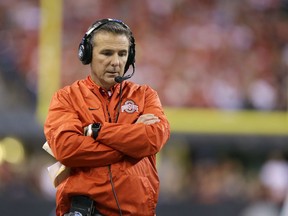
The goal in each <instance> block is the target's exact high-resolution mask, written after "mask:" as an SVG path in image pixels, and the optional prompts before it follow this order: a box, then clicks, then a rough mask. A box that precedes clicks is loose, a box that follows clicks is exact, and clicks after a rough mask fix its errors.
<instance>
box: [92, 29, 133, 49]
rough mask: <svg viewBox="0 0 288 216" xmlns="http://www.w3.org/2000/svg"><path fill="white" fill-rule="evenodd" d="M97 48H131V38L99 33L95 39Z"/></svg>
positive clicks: (123, 35)
mask: <svg viewBox="0 0 288 216" xmlns="http://www.w3.org/2000/svg"><path fill="white" fill-rule="evenodd" d="M93 43H94V45H95V46H101V45H103V46H124V47H128V46H129V38H128V37H127V36H126V35H125V34H113V33H110V32H99V33H97V34H96V35H95V36H94V37H93Z"/></svg>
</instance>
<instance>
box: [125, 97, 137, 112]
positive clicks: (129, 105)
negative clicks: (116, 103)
mask: <svg viewBox="0 0 288 216" xmlns="http://www.w3.org/2000/svg"><path fill="white" fill-rule="evenodd" d="M121 112H127V113H134V112H138V106H137V105H136V104H135V103H134V101H132V100H127V101H126V102H125V103H124V105H122V106H121Z"/></svg>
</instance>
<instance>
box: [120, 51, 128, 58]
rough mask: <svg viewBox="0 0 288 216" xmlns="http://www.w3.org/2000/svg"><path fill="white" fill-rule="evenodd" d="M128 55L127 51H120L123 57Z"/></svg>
mask: <svg viewBox="0 0 288 216" xmlns="http://www.w3.org/2000/svg"><path fill="white" fill-rule="evenodd" d="M126 55H127V52H120V53H119V56H121V57H124V56H126Z"/></svg>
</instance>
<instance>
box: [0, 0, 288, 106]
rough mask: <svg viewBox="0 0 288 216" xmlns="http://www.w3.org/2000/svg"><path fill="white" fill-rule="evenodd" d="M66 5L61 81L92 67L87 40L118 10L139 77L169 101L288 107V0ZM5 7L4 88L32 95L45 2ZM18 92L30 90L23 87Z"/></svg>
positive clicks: (0, 32) (0, 63) (113, 0)
mask: <svg viewBox="0 0 288 216" xmlns="http://www.w3.org/2000/svg"><path fill="white" fill-rule="evenodd" d="M62 4H63V30H62V34H63V35H62V59H61V64H62V66H61V67H62V69H61V83H62V85H66V84H70V83H71V82H73V81H74V80H75V79H78V78H84V77H85V76H86V75H87V74H88V73H89V71H88V70H89V68H87V67H84V66H83V65H81V63H80V61H79V60H78V59H77V50H78V45H79V43H80V40H81V39H82V37H83V35H84V33H85V31H86V30H87V28H88V26H89V25H90V24H91V23H93V22H94V21H95V20H98V19H100V18H103V17H112V18H117V19H121V20H123V21H124V22H125V23H127V24H128V25H129V26H130V27H131V29H132V31H133V33H134V36H135V38H136V53H137V54H136V73H135V76H134V77H133V78H132V79H133V81H135V82H139V83H147V84H150V85H151V86H152V87H154V88H155V89H156V90H157V91H158V92H159V95H160V97H161V99H162V102H163V105H165V106H182V107H183V106H185V107H201V108H202V107H205V108H219V109H257V110H286V109H287V97H288V96H287V92H288V90H287V89H288V86H287V65H288V31H287V29H288V1H287V0H235V1H228V0H203V1H197V0H177V1H176V0H157V1H154V0H144V1H133V0H127V1H117V0H110V1H104V0H101V1H91V0H82V1H76V0H69V1H68V0H66V1H65V0H64V1H62ZM0 12H1V13H0V36H1V39H2V40H1V42H0V48H1V49H0V50H1V51H0V56H1V58H0V74H1V76H0V78H1V79H0V80H1V83H2V82H3V83H4V85H1V88H3V87H2V86H5V87H6V89H9V92H10V91H12V92H13V91H17V88H20V87H19V86H21V88H24V89H25V92H26V93H27V94H28V96H29V97H31V100H32V102H33V101H35V99H36V98H37V79H38V70H39V69H38V66H39V65H38V45H39V32H38V30H39V23H40V22H39V21H40V19H41V8H40V1H39V0H29V1H19V0H9V1H8V0H7V1H1V3H0ZM47 34H51V32H47ZM52 34H53V33H52ZM11 86H12V87H11ZM15 86H17V88H15ZM1 88H0V90H1V91H0V93H3V91H4V90H3V89H1ZM19 91H20V93H22V94H23V89H22V91H21V90H19ZM17 93H18V92H17ZM11 94H12V93H11ZM179 96H180V97H179ZM24 101H27V100H23V101H22V102H24ZM29 102H31V101H29Z"/></svg>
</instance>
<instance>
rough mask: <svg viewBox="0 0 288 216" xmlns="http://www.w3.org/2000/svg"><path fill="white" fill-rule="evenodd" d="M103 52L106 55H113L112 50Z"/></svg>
mask: <svg viewBox="0 0 288 216" xmlns="http://www.w3.org/2000/svg"><path fill="white" fill-rule="evenodd" d="M102 54H103V55H105V56H111V55H112V52H103V53H102Z"/></svg>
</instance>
